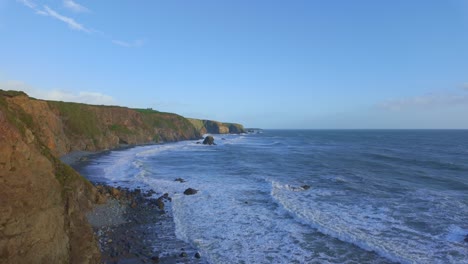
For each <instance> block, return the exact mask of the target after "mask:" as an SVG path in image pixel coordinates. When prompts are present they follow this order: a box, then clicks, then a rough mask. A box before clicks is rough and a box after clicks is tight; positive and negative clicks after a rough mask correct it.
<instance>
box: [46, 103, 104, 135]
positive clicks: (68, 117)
mask: <svg viewBox="0 0 468 264" xmlns="http://www.w3.org/2000/svg"><path fill="white" fill-rule="evenodd" d="M47 102H48V103H49V105H50V106H51V107H52V108H55V109H57V110H58V112H59V115H60V116H61V117H62V120H63V122H64V124H65V126H66V130H67V131H68V132H70V133H71V134H75V135H84V136H87V137H89V138H95V137H96V136H98V135H100V133H101V132H100V129H99V127H98V124H99V123H98V119H97V117H96V115H95V113H94V112H93V111H91V110H89V108H88V106H87V105H85V104H79V103H68V102H57V101H47Z"/></svg>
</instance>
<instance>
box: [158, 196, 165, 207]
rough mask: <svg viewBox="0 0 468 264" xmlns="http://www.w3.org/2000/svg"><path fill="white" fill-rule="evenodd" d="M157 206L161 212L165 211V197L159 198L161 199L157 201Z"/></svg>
mask: <svg viewBox="0 0 468 264" xmlns="http://www.w3.org/2000/svg"><path fill="white" fill-rule="evenodd" d="M156 205H157V206H158V208H159V210H164V201H163V196H161V197H159V198H158V199H157V200H156Z"/></svg>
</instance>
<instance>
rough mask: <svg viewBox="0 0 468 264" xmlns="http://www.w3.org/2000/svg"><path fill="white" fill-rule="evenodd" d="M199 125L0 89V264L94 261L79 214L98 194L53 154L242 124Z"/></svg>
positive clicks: (88, 231)
mask: <svg viewBox="0 0 468 264" xmlns="http://www.w3.org/2000/svg"><path fill="white" fill-rule="evenodd" d="M197 124H198V123H197ZM201 124H202V127H199V128H195V127H194V124H193V122H190V121H189V120H187V119H185V118H183V117H182V116H178V115H175V114H169V113H161V112H157V111H153V110H147V109H129V108H123V107H115V106H92V105H84V104H77V103H64V102H50V101H44V100H36V99H33V98H30V97H28V96H27V95H26V94H24V93H22V92H13V91H2V90H0V263H99V256H100V254H99V249H98V247H97V243H96V241H95V238H94V235H93V232H92V229H91V227H90V226H89V224H88V223H87V220H86V218H85V213H86V211H87V210H89V209H90V208H91V207H92V205H93V204H94V201H96V200H97V199H98V197H97V192H96V190H95V188H94V187H93V186H92V185H91V184H90V183H89V182H88V181H87V180H85V179H84V178H83V177H81V176H80V175H79V174H78V173H76V172H75V171H74V170H73V169H72V168H71V167H69V166H67V165H65V164H63V163H62V162H61V161H60V160H59V159H58V157H60V156H61V155H64V154H67V153H69V152H71V151H74V150H88V151H95V150H103V149H110V148H114V147H117V146H119V145H120V144H143V143H151V142H168V141H177V140H186V139H199V138H200V137H201V132H203V133H206V132H210V133H229V132H231V133H232V132H233V131H238V130H236V129H241V128H242V127H241V126H240V128H239V127H237V125H233V126H231V125H230V124H222V123H219V122H213V121H206V120H203V121H201Z"/></svg>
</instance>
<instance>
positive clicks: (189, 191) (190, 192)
mask: <svg viewBox="0 0 468 264" xmlns="http://www.w3.org/2000/svg"><path fill="white" fill-rule="evenodd" d="M197 192H198V190H195V189H192V188H188V189H187V190H185V191H184V194H185V195H194V194H196V193H197Z"/></svg>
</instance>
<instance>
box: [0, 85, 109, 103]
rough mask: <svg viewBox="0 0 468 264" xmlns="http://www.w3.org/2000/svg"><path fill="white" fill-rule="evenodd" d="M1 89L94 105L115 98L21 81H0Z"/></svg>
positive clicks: (36, 96)
mask: <svg viewBox="0 0 468 264" xmlns="http://www.w3.org/2000/svg"><path fill="white" fill-rule="evenodd" d="M0 89H2V90H15V91H23V92H25V93H27V94H28V95H29V96H31V97H34V98H38V99H43V100H53V101H64V102H76V103H85V104H95V105H115V104H116V100H115V99H114V98H113V97H112V96H110V95H106V94H102V93H99V92H90V91H67V90H62V89H39V88H35V87H33V86H31V85H29V84H27V83H25V82H22V81H14V80H10V81H5V82H1V83H0Z"/></svg>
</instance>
